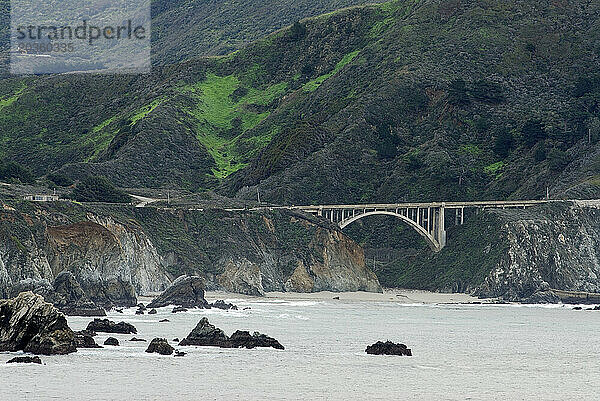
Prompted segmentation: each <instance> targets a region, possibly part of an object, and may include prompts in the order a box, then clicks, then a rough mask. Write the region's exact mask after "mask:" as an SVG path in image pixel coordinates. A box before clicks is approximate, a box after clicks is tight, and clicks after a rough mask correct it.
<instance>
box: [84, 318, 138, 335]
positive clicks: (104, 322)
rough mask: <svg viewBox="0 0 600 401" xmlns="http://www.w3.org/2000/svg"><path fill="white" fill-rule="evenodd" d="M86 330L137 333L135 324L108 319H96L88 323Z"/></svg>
mask: <svg viewBox="0 0 600 401" xmlns="http://www.w3.org/2000/svg"><path fill="white" fill-rule="evenodd" d="M86 330H91V331H95V332H98V333H118V334H137V330H136V328H135V327H134V326H133V325H131V324H129V323H125V322H119V323H115V322H113V321H111V320H108V319H94V320H93V321H91V322H90V323H89V324H88V326H87V329H86Z"/></svg>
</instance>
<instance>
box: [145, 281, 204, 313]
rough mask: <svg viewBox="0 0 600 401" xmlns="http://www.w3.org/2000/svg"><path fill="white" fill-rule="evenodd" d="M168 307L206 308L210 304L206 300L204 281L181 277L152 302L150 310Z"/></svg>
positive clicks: (149, 306)
mask: <svg viewBox="0 0 600 401" xmlns="http://www.w3.org/2000/svg"><path fill="white" fill-rule="evenodd" d="M168 305H177V306H183V307H185V308H194V307H198V308H206V307H207V305H208V302H206V299H204V281H203V280H202V279H201V278H200V277H199V276H186V275H184V276H181V277H179V278H178V279H177V280H175V281H173V283H172V284H171V285H170V286H169V288H167V289H166V290H165V291H164V292H163V293H162V294H160V295H159V296H158V297H157V298H156V299H155V300H154V301H152V302H151V303H150V304H149V305H148V308H160V307H163V306H168Z"/></svg>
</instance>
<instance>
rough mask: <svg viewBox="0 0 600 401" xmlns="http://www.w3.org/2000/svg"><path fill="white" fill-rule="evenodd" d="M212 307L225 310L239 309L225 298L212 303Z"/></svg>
mask: <svg viewBox="0 0 600 401" xmlns="http://www.w3.org/2000/svg"><path fill="white" fill-rule="evenodd" d="M210 306H211V307H212V308H217V309H223V310H230V309H231V310H238V307H237V306H235V305H234V304H230V303H227V302H225V301H223V300H220V299H219V300H218V301H215V302H213V303H212V304H210Z"/></svg>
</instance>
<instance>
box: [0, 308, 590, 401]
mask: <svg viewBox="0 0 600 401" xmlns="http://www.w3.org/2000/svg"><path fill="white" fill-rule="evenodd" d="M229 301H233V302H235V303H237V304H238V305H239V306H240V307H248V306H249V307H251V308H252V309H251V310H245V311H243V310H240V311H232V312H226V311H220V310H209V311H204V310H194V311H191V312H188V313H178V314H172V313H170V311H171V308H161V309H160V310H159V314H158V315H144V316H136V315H134V314H133V313H134V310H133V309H129V310H126V311H125V314H118V313H112V312H111V313H110V314H109V318H110V319H113V320H117V321H120V320H124V321H127V322H130V323H132V324H134V325H135V326H136V327H137V329H138V334H137V335H136V336H137V337H141V338H145V339H147V340H151V339H152V338H154V337H165V338H168V339H169V340H172V339H173V338H175V337H178V338H183V337H185V336H186V335H187V333H189V331H190V330H191V329H192V328H193V327H194V326H195V325H196V323H197V322H198V320H199V319H200V318H201V317H202V316H208V318H209V320H210V321H211V323H213V324H215V325H216V326H217V327H220V328H222V329H223V330H225V332H226V333H227V334H231V333H232V332H233V331H234V330H236V329H245V330H250V331H255V330H257V331H260V332H261V333H265V334H268V335H270V336H273V337H275V338H277V339H278V340H279V341H280V342H281V343H282V344H283V345H284V346H285V347H286V349H285V351H277V350H272V349H254V350H246V349H218V348H211V347H177V348H179V349H181V350H184V351H186V352H187V353H188V354H187V355H186V356H185V357H183V358H175V357H166V356H159V355H157V354H147V353H145V352H144V350H145V348H146V346H147V343H132V342H130V341H128V340H129V339H130V338H131V337H132V335H115V337H117V338H118V339H119V341H120V342H121V346H120V347H105V348H104V349H99V350H85V349H81V350H79V351H78V352H77V353H75V354H71V355H67V356H55V357H42V360H43V361H44V362H45V365H42V366H38V365H19V366H17V365H14V364H11V365H7V364H5V362H6V361H7V360H8V359H10V358H11V357H13V356H14V355H15V354H10V353H3V354H0V377H1V382H2V383H1V385H0V399H1V400H23V399H36V400H52V399H59V400H67V399H68V400H202V399H210V400H212V399H216V400H236V399H239V400H249V399H250V400H253V399H264V400H298V399H302V400H313V399H328V400H355V399H364V400H377V399H381V400H387V399H409V400H410V399H418V400H468V399H471V400H520V399H527V400H529V399H531V400H564V399H579V400H594V399H598V398H599V397H600V384H599V383H600V382H599V379H600V358H599V357H600V345H599V340H598V338H599V337H598V330H599V329H600V312H599V311H574V310H572V309H571V307H570V306H565V307H560V306H552V307H541V306H535V307H531V306H519V305H406V304H399V303H392V302H387V303H386V302H357V301H353V302H350V301H334V300H330V301H293V300H273V299H243V300H242V299H238V300H235V299H230V300H229ZM163 318H168V319H170V322H168V323H159V322H158V321H159V320H160V319H163ZM90 320H91V319H90V318H79V317H78V318H69V323H70V325H71V327H72V328H73V329H75V330H78V329H82V328H85V326H86V325H87V323H88V322H89V321H90ZM107 337H108V335H106V334H99V335H98V337H96V340H97V342H98V343H100V344H101V343H103V342H104V340H105V339H106V338H107ZM387 339H389V340H392V341H397V342H403V343H405V344H407V345H408V346H409V347H410V348H412V350H413V354H414V356H413V357H412V358H409V357H393V356H370V355H367V354H365V353H364V349H365V347H366V346H367V345H369V344H372V343H374V342H375V341H377V340H387ZM174 345H175V344H174Z"/></svg>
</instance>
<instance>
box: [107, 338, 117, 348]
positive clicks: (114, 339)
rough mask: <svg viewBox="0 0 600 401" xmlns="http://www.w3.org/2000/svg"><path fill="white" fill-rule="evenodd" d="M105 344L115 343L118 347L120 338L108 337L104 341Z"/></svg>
mask: <svg viewBox="0 0 600 401" xmlns="http://www.w3.org/2000/svg"><path fill="white" fill-rule="evenodd" d="M104 345H114V346H115V347H116V346H118V345H119V340H117V339H116V338H114V337H108V338H107V339H106V341H104Z"/></svg>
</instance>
